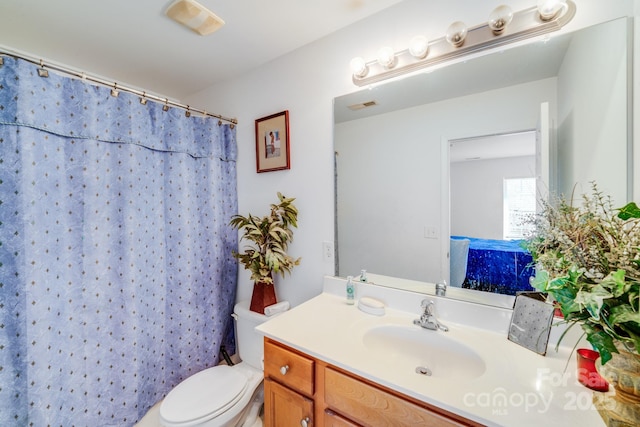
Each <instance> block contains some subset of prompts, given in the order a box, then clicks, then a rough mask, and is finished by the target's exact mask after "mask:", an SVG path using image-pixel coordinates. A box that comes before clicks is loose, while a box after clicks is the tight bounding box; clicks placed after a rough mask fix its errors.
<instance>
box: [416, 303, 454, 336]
mask: <svg viewBox="0 0 640 427" xmlns="http://www.w3.org/2000/svg"><path fill="white" fill-rule="evenodd" d="M421 306H422V310H423V311H422V315H421V316H420V318H419V319H416V320H414V321H413V323H414V324H415V325H420V326H422V327H423V328H425V329H429V330H432V331H436V330H438V329H439V330H441V331H443V332H447V331H448V330H449V328H447V327H446V326H445V325H443V324H442V323H440V322H439V321H438V319H436V315H435V314H434V310H435V303H434V302H433V301H431V300H428V299H425V300H422V304H421Z"/></svg>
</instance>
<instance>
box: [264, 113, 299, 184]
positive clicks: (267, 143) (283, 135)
mask: <svg viewBox="0 0 640 427" xmlns="http://www.w3.org/2000/svg"><path fill="white" fill-rule="evenodd" d="M256 167H257V171H258V173H260V172H271V171H278V170H283V169H291V164H290V160H289V111H288V110H285V111H282V112H281V113H276V114H272V115H270V116H267V117H263V118H261V119H258V120H256Z"/></svg>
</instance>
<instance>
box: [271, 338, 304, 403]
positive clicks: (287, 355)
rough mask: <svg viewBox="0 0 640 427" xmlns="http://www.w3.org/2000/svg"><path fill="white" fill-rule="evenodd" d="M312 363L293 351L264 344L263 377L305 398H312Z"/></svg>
mask: <svg viewBox="0 0 640 427" xmlns="http://www.w3.org/2000/svg"><path fill="white" fill-rule="evenodd" d="M313 372H314V361H313V359H310V358H308V357H305V356H303V355H301V354H299V353H296V352H295V351H293V350H291V349H288V348H286V347H282V346H280V345H276V344H274V343H273V342H271V341H268V340H265V342H264V375H265V377H268V378H272V379H274V380H276V381H278V382H280V383H281V384H284V385H286V386H287V387H290V388H292V389H294V390H296V391H299V392H300V393H303V394H305V395H307V396H313V390H314V387H313Z"/></svg>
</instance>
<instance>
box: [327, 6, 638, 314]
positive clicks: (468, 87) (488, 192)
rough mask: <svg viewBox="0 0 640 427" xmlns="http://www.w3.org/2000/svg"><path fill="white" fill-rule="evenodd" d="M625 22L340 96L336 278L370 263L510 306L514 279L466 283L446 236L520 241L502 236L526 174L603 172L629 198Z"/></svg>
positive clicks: (544, 184)
mask: <svg viewBox="0 0 640 427" xmlns="http://www.w3.org/2000/svg"><path fill="white" fill-rule="evenodd" d="M631 25H632V23H631V20H630V19H627V18H621V19H618V20H614V21H610V22H606V23H602V24H599V25H595V26H592V27H588V28H584V29H581V30H578V31H575V32H573V33H567V34H561V35H555V36H554V35H552V36H551V37H548V38H546V39H545V40H533V41H530V42H529V43H522V44H519V45H518V46H514V47H510V48H505V49H504V50H501V51H494V52H492V53H489V54H487V55H484V56H478V57H475V58H473V59H468V60H466V61H463V62H458V63H456V64H451V65H448V66H443V67H441V68H438V69H435V70H431V71H429V72H424V73H421V74H418V75H414V76H411V77H408V78H405V79H402V80H397V81H392V82H388V83H385V84H380V85H377V86H374V87H371V88H367V89H364V90H360V91H358V92H355V93H351V94H348V95H345V96H341V97H338V98H336V99H335V102H334V118H335V135H334V138H335V140H334V143H335V152H336V233H337V236H336V242H337V263H336V264H337V274H338V275H340V276H348V275H353V276H355V275H357V274H359V272H360V270H361V269H366V270H367V271H368V272H369V273H370V278H371V277H373V278H374V279H373V281H374V282H375V283H377V284H381V285H392V286H395V285H396V284H398V283H411V284H412V286H418V288H415V289H422V290H424V291H425V292H429V291H430V290H431V289H432V287H433V285H432V284H433V283H436V282H438V281H441V280H447V282H448V283H451V279H454V280H455V281H456V283H455V286H458V287H459V290H458V289H453V287H452V286H450V287H449V291H448V295H453V296H454V297H456V298H462V299H474V300H478V296H479V295H481V296H482V298H480V300H481V301H483V302H487V303H494V302H496V304H498V305H508V304H510V303H511V301H512V297H510V298H506V299H505V298H504V296H503V295H498V294H497V293H502V294H507V295H512V294H513V292H514V291H513V289H514V287H513V286H506V287H501V286H493V287H492V286H484V285H483V286H481V287H479V288H476V289H473V290H468V289H465V288H463V285H462V283H464V282H465V278H466V282H467V285H468V283H469V282H473V279H472V280H469V278H468V277H466V275H465V276H464V277H463V278H462V279H456V277H455V276H456V274H458V273H457V272H454V271H450V266H451V261H450V259H449V255H450V253H451V254H452V255H453V254H454V251H455V248H453V247H452V246H450V245H451V242H452V241H453V240H452V236H453V238H454V240H455V239H456V238H457V237H463V238H464V237H470V238H471V240H473V239H476V238H477V239H489V240H497V241H506V240H510V239H512V238H517V236H516V237H514V236H513V235H510V237H509V236H507V235H506V234H505V233H506V231H505V228H504V224H505V220H504V218H505V212H507V211H508V209H505V194H507V192H508V191H507V187H508V186H509V185H511V187H509V188H512V187H513V188H524V189H528V191H531V187H530V186H529V184H527V183H526V182H525V181H526V179H529V178H536V179H537V181H536V182H537V187H534V188H535V190H533V191H535V193H536V196H537V197H540V195H541V194H547V193H548V192H550V193H551V194H553V195H564V196H565V197H570V195H571V194H574V195H575V194H579V193H580V192H586V191H589V189H590V183H591V182H593V181H595V182H596V183H597V184H598V187H599V188H600V189H601V190H602V191H604V192H606V193H608V194H610V195H611V196H612V198H613V200H614V202H615V203H617V204H619V205H621V206H622V205H623V204H624V203H626V201H627V200H629V199H630V195H631V194H632V188H631V185H632V179H631V176H632V170H631V166H632V165H631V156H630V148H629V147H630V144H631V128H632V122H631V119H630V113H631V109H630V108H629V107H628V106H629V104H630V102H631V101H630V99H629V97H630V96H631V86H630V79H631V76H632V70H631V62H632V58H631V45H630V42H629V40H630V37H631V34H632V30H633V29H632V27H631ZM545 124H546V126H545ZM541 133H542V135H541ZM541 138H542V139H543V140H544V139H545V138H546V141H547V144H546V145H543V146H541V145H540V139H541ZM524 140H527V141H528V142H526V143H525V142H523V141H524ZM532 141H533V142H532ZM536 141H537V142H536ZM541 147H546V148H544V150H543V151H544V152H541V149H542V148H541ZM541 158H542V159H546V167H547V170H548V172H547V173H542V172H541V170H540V159H541ZM543 171H544V169H543ZM541 173H542V175H541ZM509 180H511V181H513V182H512V183H511V184H506V182H507V181H509ZM512 184H513V185H512ZM514 186H515V187H514ZM509 191H511V193H510V194H514V193H513V192H514V191H516V190H513V189H512V190H509ZM518 191H519V190H518ZM516 228H517V227H516ZM511 232H513V230H511ZM505 237H508V238H506V239H505ZM454 245H455V244H454ZM514 256H515V255H514ZM523 262H524V261H523ZM508 280H511V279H508ZM514 280H515V279H514ZM419 284H424V287H423V288H420V287H419ZM485 285H486V284H485ZM464 286H466V285H464ZM450 291H454V292H450Z"/></svg>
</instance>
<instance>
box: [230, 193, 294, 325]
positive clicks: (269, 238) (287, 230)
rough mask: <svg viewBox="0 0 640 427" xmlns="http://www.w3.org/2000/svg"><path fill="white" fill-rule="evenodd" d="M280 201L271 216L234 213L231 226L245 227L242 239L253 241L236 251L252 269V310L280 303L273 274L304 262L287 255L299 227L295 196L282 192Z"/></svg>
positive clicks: (242, 228) (238, 228)
mask: <svg viewBox="0 0 640 427" xmlns="http://www.w3.org/2000/svg"><path fill="white" fill-rule="evenodd" d="M278 199H279V201H280V203H278V204H271V210H270V212H269V214H268V215H266V216H264V217H262V218H260V217H257V216H254V215H251V214H248V215H247V216H242V215H234V216H233V217H232V218H231V221H230V225H231V226H232V227H233V228H235V229H237V230H243V235H242V239H243V240H246V241H248V242H251V244H250V246H248V247H247V248H246V249H245V250H244V252H242V253H239V252H236V251H233V256H234V257H235V258H237V259H238V260H239V261H240V262H241V263H242V264H243V265H244V268H246V269H247V270H249V271H250V272H251V280H253V282H254V285H253V294H252V296H251V306H250V310H251V311H255V312H257V313H261V314H264V308H265V307H268V306H269V305H272V304H275V303H276V302H277V299H276V294H275V289H274V282H273V273H280V274H281V275H282V276H283V277H284V275H285V273H291V270H292V269H293V267H294V266H296V265H298V264H300V258H298V259H293V258H292V257H291V256H289V255H288V254H287V247H288V246H289V243H290V242H291V240H292V239H293V231H292V229H291V227H296V228H297V227H298V223H297V220H298V209H296V207H295V206H294V204H293V201H294V200H295V199H294V198H287V197H285V196H283V195H282V194H281V193H278Z"/></svg>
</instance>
